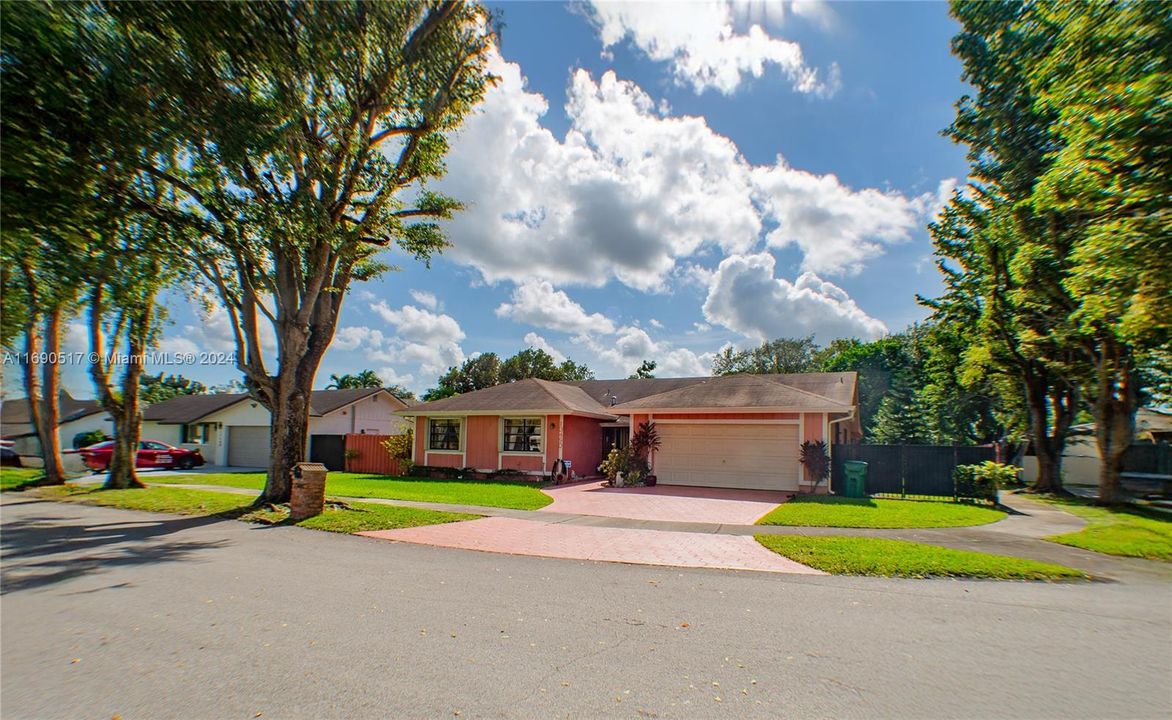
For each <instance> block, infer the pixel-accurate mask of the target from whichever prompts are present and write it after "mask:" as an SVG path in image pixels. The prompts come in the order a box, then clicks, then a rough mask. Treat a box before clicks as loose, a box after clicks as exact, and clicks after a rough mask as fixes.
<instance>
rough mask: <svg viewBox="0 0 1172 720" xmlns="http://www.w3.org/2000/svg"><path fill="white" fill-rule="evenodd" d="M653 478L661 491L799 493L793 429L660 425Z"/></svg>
mask: <svg viewBox="0 0 1172 720" xmlns="http://www.w3.org/2000/svg"><path fill="white" fill-rule="evenodd" d="M658 429H659V437H660V441H661V445H660V448H659V451H658V452H657V453H656V454H655V474H656V476H657V478H658V480H659V482H660V483H662V484H665V485H698V486H701V487H726V488H748V489H753V490H790V491H794V490H797V489H798V427H797V425H770V424H756V425H734V424H724V423H711V424H708V423H695V424H692V423H688V424H683V423H681V424H675V423H658Z"/></svg>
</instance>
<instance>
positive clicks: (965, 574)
mask: <svg viewBox="0 0 1172 720" xmlns="http://www.w3.org/2000/svg"><path fill="white" fill-rule="evenodd" d="M754 538H755V539H756V540H757V542H759V543H761V545H763V546H764V547H766V548H767V549H769V550H772V551H773V552H775V553H777V554H778V555H782V556H784V557H787V558H789V559H790V560H793V561H794V562H799V563H801V564H803V565H808V566H809V567H812V568H816V569H818V570H822V571H823V572H828V573H830V574H832V575H870V576H877V577H902V578H933V577H948V578H966V579H995V580H1085V579H1089V578H1090V576H1089V575H1088V574H1087V573H1085V572H1083V571H1082V570H1077V569H1075V568H1070V567H1066V566H1063V565H1056V564H1053V563H1044V562H1038V561H1036V560H1028V559H1024V558H1017V557H1010V556H1008V555H992V554H989V553H981V552H975V551H972V550H956V549H953V548H946V547H941V546H939V545H928V544H925V543H916V542H909V541H907V540H890V539H887V538H867V537H847V536H837V535H835V536H819V537H808V536H804V535H755V536H754Z"/></svg>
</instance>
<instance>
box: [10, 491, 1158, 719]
mask: <svg viewBox="0 0 1172 720" xmlns="http://www.w3.org/2000/svg"><path fill="white" fill-rule="evenodd" d="M0 519H2V521H3V528H2V531H3V533H2V538H0V539H2V544H3V555H2V559H0V562H2V570H3V587H2V595H0V623H2V627H0V630H2V636H0V715H2V716H3V717H4V718H104V719H109V718H112V717H114V716H116V715H117V716H120V717H121V718H123V719H124V720H131V719H132V718H152V719H163V718H257V717H260V718H265V719H266V720H268V719H273V718H331V717H339V718H343V717H344V718H412V717H421V718H444V717H447V718H452V717H460V718H476V717H488V718H549V717H581V718H593V717H633V718H654V717H659V718H674V717H683V718H687V717H696V718H715V717H735V718H751V717H762V718H765V717H769V718H773V717H786V718H804V717H836V718H877V717H891V718H947V717H965V718H1009V717H1025V718H1083V717H1086V718H1149V717H1150V718H1157V717H1160V718H1163V717H1168V716H1169V715H1170V714H1172V683H1170V682H1169V678H1172V584H1169V583H1167V582H1166V581H1164V580H1161V579H1160V575H1159V574H1154V575H1152V576H1151V577H1150V579H1144V577H1143V576H1140V577H1139V578H1138V579H1132V580H1129V581H1127V582H1114V583H1106V582H1100V583H1069V584H1045V583H1020V582H971V581H969V582H966V581H951V580H885V579H870V578H843V577H810V576H797V575H778V574H769V573H753V572H734V571H719V570H683V569H673V568H658V567H646V566H628V565H618V564H600V563H590V562H581V561H573V560H555V559H546V558H533V557H514V556H508V555H495V554H486V553H478V552H472V551H465V550H451V549H443V548H434V547H427V546H419V545H407V544H398V543H390V542H386V541H380V540H374V539H369V538H361V537H350V536H339V535H331V534H328V533H321V532H314V531H311V530H302V529H299V528H291V527H276V528H269V527H261V526H255V525H249V524H245V523H240V522H235V521H225V520H216V519H211V518H177V517H173V516H166V515H154V514H147V513H137V512H128V511H120V510H112V509H105V508H94V507H85V506H80V505H67V504H59V503H48V502H37V501H29V500H27V499H22V498H20V497H19V496H11V495H10V496H5V497H4V499H3V508H2V510H0Z"/></svg>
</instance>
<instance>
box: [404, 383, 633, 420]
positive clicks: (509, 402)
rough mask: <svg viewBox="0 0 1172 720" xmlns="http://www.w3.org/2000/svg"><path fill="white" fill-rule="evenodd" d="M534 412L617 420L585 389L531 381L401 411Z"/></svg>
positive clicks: (426, 412)
mask: <svg viewBox="0 0 1172 720" xmlns="http://www.w3.org/2000/svg"><path fill="white" fill-rule="evenodd" d="M477 412H534V413H541V414H554V415H562V414H566V415H588V416H591V417H597V418H603V419H608V420H611V419H614V416H612V415H611V414H610V413H608V412H606V410H605V409H604V408H603V407H602V405H600V404H599V403H598V402H597V401H595V400H594V399H593V398H591V397H590V396H589V395H587V394H586V393H585V392H584V391H583V390H582V389H581V388H579V387H575V386H573V385H567V384H565V383H557V382H551V381H549V380H538V379H536V378H528V379H525V380H518V381H517V382H510V383H504V384H502V385H494V386H493V387H490V388H485V389H483V390H477V391H475V392H470V393H464V394H463V395H456V396H454V397H450V398H444V399H442V400H432V401H431V402H425V403H420V404H418V405H415V406H414V407H410V408H407V409H405V410H400V411H399V414H400V415H430V414H436V413H477Z"/></svg>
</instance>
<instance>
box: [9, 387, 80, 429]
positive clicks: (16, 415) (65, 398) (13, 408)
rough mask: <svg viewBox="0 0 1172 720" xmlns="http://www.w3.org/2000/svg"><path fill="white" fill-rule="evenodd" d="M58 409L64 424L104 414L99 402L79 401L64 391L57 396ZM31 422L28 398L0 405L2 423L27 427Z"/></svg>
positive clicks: (16, 399) (12, 400)
mask: <svg viewBox="0 0 1172 720" xmlns="http://www.w3.org/2000/svg"><path fill="white" fill-rule="evenodd" d="M57 409H58V412H59V416H60V422H62V423H67V422H69V421H71V420H77V419H79V418H83V417H86V416H88V415H96V414H97V413H100V412H103V410H102V405H101V403H99V402H98V401H97V400H77V399H75V398H74V397H73V396H72V395H70V394H69V393H67V392H65V391H64V390H62V391H61V393H60V394H59V395H58V396H57ZM31 422H32V417H31V416H30V415H29V404H28V398H13V399H11V400H5V401H4V403H3V404H2V405H0V423H2V424H4V425H27V424H28V423H31Z"/></svg>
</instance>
